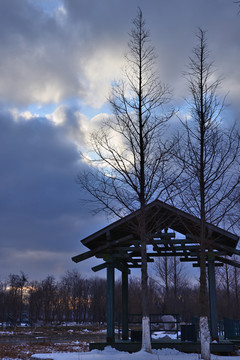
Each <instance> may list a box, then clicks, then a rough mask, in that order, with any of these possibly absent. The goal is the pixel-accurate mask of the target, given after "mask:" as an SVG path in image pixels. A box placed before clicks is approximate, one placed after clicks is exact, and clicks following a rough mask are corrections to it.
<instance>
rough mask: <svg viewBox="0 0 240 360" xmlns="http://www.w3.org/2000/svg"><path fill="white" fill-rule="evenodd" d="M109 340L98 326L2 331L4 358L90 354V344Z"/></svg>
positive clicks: (0, 341)
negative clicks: (55, 353) (39, 354)
mask: <svg viewBox="0 0 240 360" xmlns="http://www.w3.org/2000/svg"><path fill="white" fill-rule="evenodd" d="M105 338H106V333H105V328H104V327H100V326H97V325H89V326H86V325H82V326H70V327H69V326H68V327H65V326H64V327H59V326H58V327H50V326H49V327H41V328H36V329H33V328H25V329H22V328H20V329H7V330H4V331H0V359H3V358H8V359H22V360H28V359H30V357H31V355H32V354H37V353H51V352H82V351H88V350H89V346H88V344H89V342H91V341H101V340H104V339H105Z"/></svg>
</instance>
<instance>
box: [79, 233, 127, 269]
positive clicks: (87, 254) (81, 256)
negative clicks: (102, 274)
mask: <svg viewBox="0 0 240 360" xmlns="http://www.w3.org/2000/svg"><path fill="white" fill-rule="evenodd" d="M132 237H133V236H132V235H127V236H124V237H123V238H120V239H117V240H113V241H111V242H110V243H108V244H104V245H100V246H98V247H96V248H95V249H93V250H89V251H86V252H85V253H82V254H79V255H76V256H73V257H72V261H74V262H75V263H79V262H80V261H83V260H86V259H89V258H90V257H92V256H95V255H96V254H97V253H98V252H100V251H103V250H106V249H111V248H112V247H114V246H115V245H118V244H121V243H123V242H125V241H128V240H131V239H132Z"/></svg>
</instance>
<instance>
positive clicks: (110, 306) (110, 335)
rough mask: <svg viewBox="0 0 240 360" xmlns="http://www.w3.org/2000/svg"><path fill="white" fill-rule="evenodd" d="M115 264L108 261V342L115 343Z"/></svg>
mask: <svg viewBox="0 0 240 360" xmlns="http://www.w3.org/2000/svg"><path fill="white" fill-rule="evenodd" d="M114 341H115V337H114V266H113V262H112V261H111V262H108V263H107V342H108V343H110V344H111V343H114Z"/></svg>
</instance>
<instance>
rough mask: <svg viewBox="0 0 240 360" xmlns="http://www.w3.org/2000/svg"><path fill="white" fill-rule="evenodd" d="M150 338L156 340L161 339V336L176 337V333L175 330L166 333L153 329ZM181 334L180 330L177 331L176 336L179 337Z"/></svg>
mask: <svg viewBox="0 0 240 360" xmlns="http://www.w3.org/2000/svg"><path fill="white" fill-rule="evenodd" d="M151 336H152V339H154V340H157V339H162V338H169V339H177V334H176V332H174V333H168V332H166V331H154V333H152V335H151ZM180 336H181V332H180V331H179V332H178V338H180Z"/></svg>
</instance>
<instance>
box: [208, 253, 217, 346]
mask: <svg viewBox="0 0 240 360" xmlns="http://www.w3.org/2000/svg"><path fill="white" fill-rule="evenodd" d="M208 284H209V304H210V330H211V336H212V340H217V339H218V316H217V297H216V281H215V266H214V257H213V256H212V257H211V256H209V259H208Z"/></svg>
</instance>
